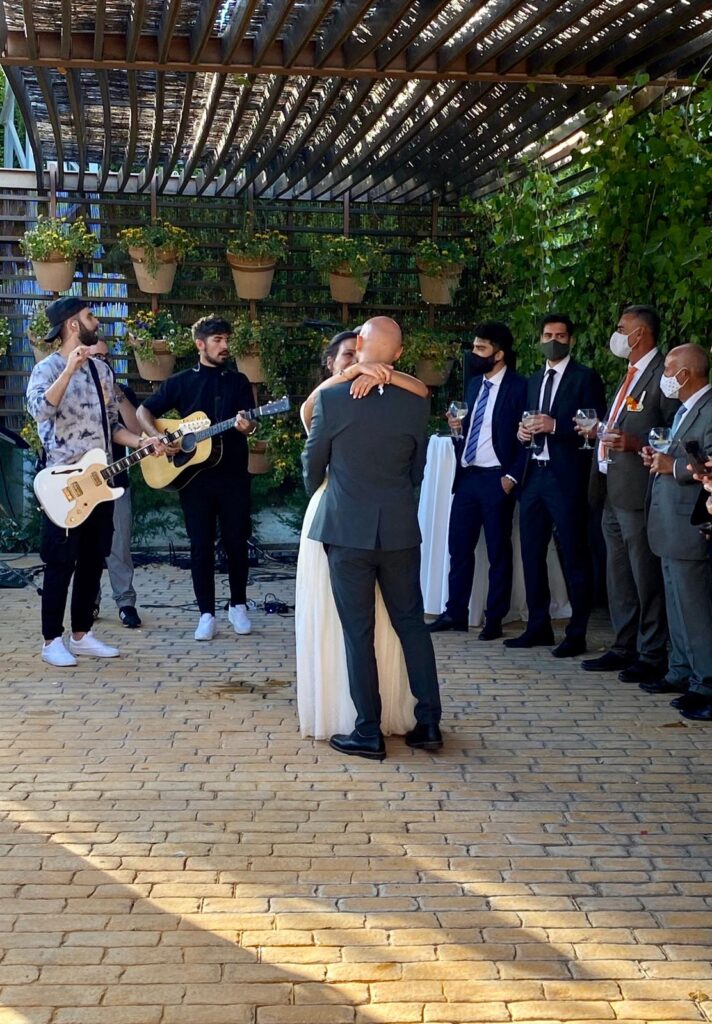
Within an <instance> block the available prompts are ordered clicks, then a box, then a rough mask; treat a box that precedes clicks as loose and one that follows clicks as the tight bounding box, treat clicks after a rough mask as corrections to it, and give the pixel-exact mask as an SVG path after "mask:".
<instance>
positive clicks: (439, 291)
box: [418, 270, 462, 306]
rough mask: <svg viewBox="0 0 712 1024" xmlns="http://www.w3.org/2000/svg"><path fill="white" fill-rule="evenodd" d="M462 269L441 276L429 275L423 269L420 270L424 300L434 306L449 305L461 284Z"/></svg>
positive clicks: (421, 291) (419, 275) (421, 292)
mask: <svg viewBox="0 0 712 1024" xmlns="http://www.w3.org/2000/svg"><path fill="white" fill-rule="evenodd" d="M461 273H462V271H461V270H458V271H457V272H456V273H454V274H443V275H442V276H441V277H429V276H428V275H427V274H424V273H423V272H422V270H419V271H418V277H419V278H420V294H421V296H422V297H423V301H424V302H429V303H430V304H431V305H432V306H449V305H451V304H452V300H453V297H454V295H455V292H456V291H457V288H458V285H459V284H460V274H461Z"/></svg>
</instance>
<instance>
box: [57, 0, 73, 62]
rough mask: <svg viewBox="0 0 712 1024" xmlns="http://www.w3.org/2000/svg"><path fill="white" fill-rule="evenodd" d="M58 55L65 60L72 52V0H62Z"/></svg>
mask: <svg viewBox="0 0 712 1024" xmlns="http://www.w3.org/2000/svg"><path fill="white" fill-rule="evenodd" d="M60 18H61V20H60V40H61V42H60V46H59V55H60V57H61V58H62V60H67V59H68V57H69V56H70V54H71V52H72V0H62V8H61V15H60Z"/></svg>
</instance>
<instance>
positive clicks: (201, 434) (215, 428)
mask: <svg viewBox="0 0 712 1024" xmlns="http://www.w3.org/2000/svg"><path fill="white" fill-rule="evenodd" d="M266 408H268V407H267V406H264V405H258V406H257V408H256V409H247V410H246V411H245V412H243V413H242V414H241V415H242V418H243V419H244V420H258V419H260V417H261V416H263V415H264V410H265V409H266ZM234 426H235V417H234V416H231V417H230V419H229V420H221V421H220V422H219V423H212V424H211V425H210V426H209V427H206V428H205V430H196V432H195V440H196V441H198V442H200V441H205V440H206V439H207V438H208V437H215V435H216V434H224V433H225V431H226V430H229V429H230V427H234Z"/></svg>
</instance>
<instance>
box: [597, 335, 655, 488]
mask: <svg viewBox="0 0 712 1024" xmlns="http://www.w3.org/2000/svg"><path fill="white" fill-rule="evenodd" d="M657 354H658V350H657V349H656V348H651V350H650V352H646V353H645V355H644V356H641V357H640V359H639V360H638V362H637V363H629V364H628V369H630V368H631V367H632V368H633V369H634V370H635V376H634V377H631V379H630V381H629V383H628V387H627V388H626V390H625V392H624V393H623V399H624V400H625V399H626V398H627V397H628V395H629V394H630V393H631V391H632V390H633V388H634V387H635V385H636V384H637V383H638V381H639V380H640V375H641V373H643V372H644V371H645V370H647V369H648V367H649V366H650V364H651V363H652V361H653V359H654V358H655V356H656V355H657ZM624 385H625V380H624V381H623V384H621V386H620V387H619V388H618V390H617V391H616V393H615V396H614V398H613V401H612V402H611V404H610V407H609V409H608V413H607V419H606V423H607V424H608V425H609V426H612V424H610V423H609V419H610V415H611V413H612V412H613V410H614V409H615V407H616V406H617V405H618V400H619V399H620V397H621V392H623V387H624ZM624 408H625V406H624V405H621V412H622V411H623V409H624ZM596 448H597V450H598V451H600V445H598V444H597V445H596ZM598 468H599V470H600V472H601V473H607V472H608V463H607V462H606V460H605V459H599V460H598Z"/></svg>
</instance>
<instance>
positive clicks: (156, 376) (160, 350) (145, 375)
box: [128, 335, 176, 381]
mask: <svg viewBox="0 0 712 1024" xmlns="http://www.w3.org/2000/svg"><path fill="white" fill-rule="evenodd" d="M128 340H129V345H132V346H133V349H134V356H135V357H136V366H137V367H138V373H139V376H140V377H141V378H142V379H143V380H150V381H155V380H167V378H168V377H170V375H171V374H172V373H173V367H174V366H175V364H176V357H175V356H174V355H173V353H172V352H169V351H168V346H167V344H166V343H165V341H163V340H162V339H160V338H158V339H156V341H154V343H153V356H154V358H153V359H144V358H143V357H142V356H140V355H139V354H138V350H137V348H136V342H135V341H134V340H133V338H132V337H131V336H130V335H129V339H128Z"/></svg>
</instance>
